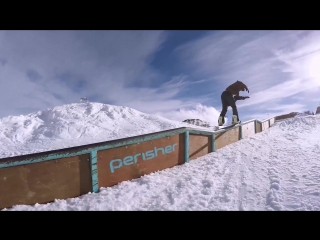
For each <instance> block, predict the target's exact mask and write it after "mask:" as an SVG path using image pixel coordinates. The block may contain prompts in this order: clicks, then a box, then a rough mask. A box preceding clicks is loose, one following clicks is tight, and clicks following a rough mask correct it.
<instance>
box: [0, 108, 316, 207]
mask: <svg viewBox="0 0 320 240" xmlns="http://www.w3.org/2000/svg"><path fill="white" fill-rule="evenodd" d="M89 106H90V107H85V106H84V105H81V104H80V105H79V104H78V105H68V106H63V107H57V108H54V109H53V110H48V111H44V112H42V113H36V114H31V115H28V116H25V117H24V116H20V117H8V118H5V119H2V120H1V122H0V123H1V125H0V126H1V128H0V129H4V126H5V127H6V128H7V130H5V131H4V130H2V132H1V138H0V139H1V141H2V142H3V143H4V142H6V143H7V145H4V144H1V148H4V149H6V155H10V154H11V153H10V151H12V150H14V151H15V153H16V154H18V153H19V152H23V153H24V152H27V151H31V149H32V147H33V146H37V150H41V149H42V150H44V149H49V148H51V147H52V145H54V146H55V147H56V148H58V147H59V144H60V143H62V145H63V144H65V145H68V144H69V145H70V144H71V142H70V141H69V140H70V138H71V139H72V137H79V138H78V139H79V141H81V142H82V143H86V142H87V143H89V142H90V141H93V140H94V141H96V140H97V139H99V141H100V140H107V139H113V138H119V137H127V136H133V135H137V134H142V133H146V132H153V131H160V130H162V129H168V128H174V127H181V126H185V124H183V123H182V124H181V125H180V123H178V122H175V121H171V120H166V119H162V118H159V117H154V116H151V115H146V114H142V113H140V112H138V111H135V110H132V109H129V108H124V107H116V106H111V105H103V104H97V103H94V104H93V103H91V104H89ZM88 109H91V110H90V111H88ZM53 114H54V115H55V116H53ZM83 117H85V119H83ZM27 120H29V122H27V123H29V124H26V121H27ZM50 121H53V122H54V123H53V124H52V125H50V124H49V123H50ZM41 126H44V127H42V128H41ZM50 126H51V127H50ZM94 126H96V127H95V130H93V129H91V128H93V127H94ZM189 126H190V125H189ZM39 129H40V130H39ZM84 129H85V130H84ZM113 129H114V130H113ZM319 132H320V115H310V116H297V117H295V118H291V119H285V120H282V121H280V122H276V123H275V125H274V126H272V127H271V128H269V129H267V130H265V131H264V132H262V133H258V134H256V135H254V136H252V137H248V138H245V139H242V140H241V141H238V142H236V143H234V144H231V145H228V146H226V147H224V148H221V149H218V150H217V151H216V152H213V153H210V154H207V155H206V156H203V157H200V158H198V159H196V160H193V161H190V162H189V163H187V164H184V165H180V166H176V167H173V168H170V169H165V170H163V171H159V172H155V173H152V174H150V175H146V176H143V177H141V178H139V179H135V180H132V181H126V182H122V183H120V184H118V185H116V186H113V187H109V188H101V189H100V192H99V193H90V194H86V195H83V196H80V197H77V198H72V199H67V200H58V199H57V200H55V202H52V203H47V204H36V205H33V206H27V205H17V206H14V207H13V208H10V209H4V210H13V211H16V210H23V211H25V210H31V211H35V210H51V211H54V210H66V211H69V210H79V211H80V210H90V211H93V210H148V211H150V210H190V211H192V210H210V211H212V210H213V211H219V210H228V211H233V210H235V211H241V210H244V211H249V210H256V211H258V210H262V211H279V210H281V211H297V210H300V211H311V210H320V157H319V155H320V134H319ZM12 133H13V134H12ZM102 133H103V134H105V136H101V134H102ZM37 134H39V135H37ZM10 141H11V142H16V143H18V145H19V147H20V148H18V147H17V148H16V149H14V147H13V145H10V143H11V142H10ZM40 143H42V144H43V146H41V145H39V144H40ZM45 144H47V145H45Z"/></svg>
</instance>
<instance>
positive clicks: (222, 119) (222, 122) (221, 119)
mask: <svg viewBox="0 0 320 240" xmlns="http://www.w3.org/2000/svg"><path fill="white" fill-rule="evenodd" d="M223 124H224V117H222V116H220V117H219V119H218V125H219V126H222V125H223Z"/></svg>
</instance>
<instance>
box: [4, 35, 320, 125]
mask: <svg viewBox="0 0 320 240" xmlns="http://www.w3.org/2000/svg"><path fill="white" fill-rule="evenodd" d="M236 80H240V81H243V82H244V83H245V84H246V85H247V86H248V88H249V90H250V93H249V94H248V93H247V92H241V94H242V95H249V96H250V98H249V99H246V100H245V101H238V102H237V105H238V109H239V115H240V120H242V121H245V120H249V119H253V118H258V119H265V118H267V117H271V116H274V115H280V114H284V113H289V112H292V111H297V112H301V111H306V110H311V111H315V109H316V107H317V106H318V105H319V103H320V31H279V30H277V31H213V30H211V31H200V30H199V31H191V30H190V31H186V30H183V31H182V30H181V31H173V30H172V31H153V30H146V31H120V30H119V31H109V30H103V31H102V30H101V31H66V30H64V31H53V30H52V31H0V87H1V89H2V94H1V95H0V100H1V101H0V103H1V108H0V117H1V118H2V117H6V116H8V115H21V114H22V115H24V114H28V113H32V112H35V111H38V110H44V109H46V108H51V107H54V106H59V105H64V104H69V103H74V102H80V98H81V97H88V99H89V101H91V102H100V103H107V104H113V105H120V106H128V107H132V108H135V109H137V110H139V111H142V112H145V113H150V114H155V115H158V116H163V117H166V118H169V119H173V120H181V121H182V120H184V119H187V118H199V119H202V120H205V121H209V122H210V123H212V124H213V125H215V124H217V118H218V116H219V113H220V111H221V102H220V95H221V92H222V91H223V90H224V89H225V88H226V87H227V86H228V85H230V84H232V83H233V82H235V81H236ZM231 114H232V111H231V108H229V111H228V113H227V117H229V118H230V116H231Z"/></svg>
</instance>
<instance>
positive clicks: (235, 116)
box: [232, 115, 240, 124]
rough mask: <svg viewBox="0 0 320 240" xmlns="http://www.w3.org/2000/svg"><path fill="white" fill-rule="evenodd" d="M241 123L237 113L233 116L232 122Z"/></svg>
mask: <svg viewBox="0 0 320 240" xmlns="http://www.w3.org/2000/svg"><path fill="white" fill-rule="evenodd" d="M237 123H240V121H239V118H238V116H237V115H233V116H232V124H237Z"/></svg>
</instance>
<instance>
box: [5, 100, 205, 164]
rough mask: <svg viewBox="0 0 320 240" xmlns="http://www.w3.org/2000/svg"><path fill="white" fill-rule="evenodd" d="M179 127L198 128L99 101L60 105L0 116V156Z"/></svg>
mask: <svg viewBox="0 0 320 240" xmlns="http://www.w3.org/2000/svg"><path fill="white" fill-rule="evenodd" d="M178 127H193V128H195V127H196V128H201V127H197V126H195V125H190V124H188V123H183V122H179V121H173V120H168V119H165V118H162V117H158V116H154V115H150V114H145V113H142V112H139V111H137V110H135V109H132V108H128V107H122V106H114V105H108V104H102V103H77V104H76V103H75V104H69V105H63V106H58V107H55V108H53V109H47V110H44V111H39V112H36V113H32V114H28V115H25V116H9V117H5V118H2V119H0V158H4V157H9V156H14V155H21V154H28V153H34V152H40V151H47V150H54V149H59V148H64V147H72V146H79V145H84V144H90V143H95V142H101V141H108V140H113V139H119V138H125V137H131V136H136V135H140V134H146V133H152V132H158V131H163V130H167V129H173V128H178ZM206 130H207V131H208V129H206Z"/></svg>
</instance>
